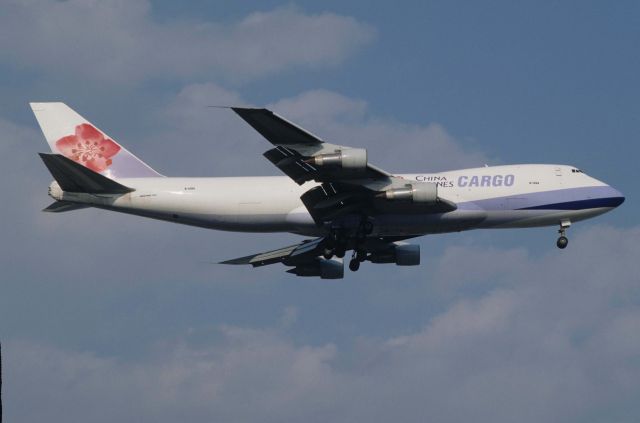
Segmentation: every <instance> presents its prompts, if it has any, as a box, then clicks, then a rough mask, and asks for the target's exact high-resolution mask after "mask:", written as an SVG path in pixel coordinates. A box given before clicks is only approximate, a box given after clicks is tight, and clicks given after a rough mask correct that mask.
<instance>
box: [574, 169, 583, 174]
mask: <svg viewBox="0 0 640 423" xmlns="http://www.w3.org/2000/svg"><path fill="white" fill-rule="evenodd" d="M571 173H583V172H582V171H581V170H580V169H571Z"/></svg>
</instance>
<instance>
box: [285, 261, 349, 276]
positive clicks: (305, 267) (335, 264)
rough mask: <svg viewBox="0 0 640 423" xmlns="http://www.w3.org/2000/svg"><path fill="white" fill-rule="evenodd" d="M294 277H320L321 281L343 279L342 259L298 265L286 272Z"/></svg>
mask: <svg viewBox="0 0 640 423" xmlns="http://www.w3.org/2000/svg"><path fill="white" fill-rule="evenodd" d="M287 272H288V273H293V274H294V275H296V276H320V278H321V279H342V278H343V277H344V264H343V262H342V259H339V258H332V259H330V260H325V259H321V258H319V259H317V260H316V261H314V262H311V263H305V264H300V265H298V266H296V267H294V268H293V269H289V270H287Z"/></svg>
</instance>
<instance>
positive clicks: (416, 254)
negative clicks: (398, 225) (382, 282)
mask: <svg viewBox="0 0 640 423" xmlns="http://www.w3.org/2000/svg"><path fill="white" fill-rule="evenodd" d="M369 260H370V261H371V262H372V263H395V264H397V265H398V266H417V265H419V264H420V246H419V245H413V244H405V243H400V242H396V243H393V244H392V245H391V246H390V248H389V249H387V250H383V251H376V252H373V253H371V254H370V255H369Z"/></svg>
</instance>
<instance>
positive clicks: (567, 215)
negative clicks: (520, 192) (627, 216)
mask: <svg viewBox="0 0 640 423" xmlns="http://www.w3.org/2000/svg"><path fill="white" fill-rule="evenodd" d="M610 210H611V208H610V207H599V208H592V209H582V210H498V211H490V212H488V214H487V219H486V220H485V221H484V222H483V223H482V224H481V225H480V228H496V229H498V228H505V229H506V228H532V227H541V226H554V225H558V224H560V221H562V220H570V221H571V222H578V221H581V220H585V219H589V218H591V217H594V216H599V215H601V214H604V213H606V212H608V211H610Z"/></svg>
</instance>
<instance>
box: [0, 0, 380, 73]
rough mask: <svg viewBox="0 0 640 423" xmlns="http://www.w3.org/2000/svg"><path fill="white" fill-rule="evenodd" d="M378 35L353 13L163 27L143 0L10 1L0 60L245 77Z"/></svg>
mask: <svg viewBox="0 0 640 423" xmlns="http://www.w3.org/2000/svg"><path fill="white" fill-rule="evenodd" d="M374 34H375V31H374V30H373V29H372V27H371V26H369V25H367V24H365V23H362V22H358V21H357V20H355V19H353V18H351V17H347V16H341V15H337V14H334V13H329V12H325V13H318V14H305V13H303V12H302V11H300V10H298V9H296V8H294V7H283V8H277V9H274V10H271V11H267V12H254V13H251V14H249V15H247V16H246V17H244V18H243V19H241V20H240V21H238V22H234V23H222V22H211V21H203V20H195V19H192V20H185V19H170V20H168V21H167V22H163V23H160V22H158V21H157V20H156V19H155V18H154V16H153V12H152V8H151V3H150V2H149V1H147V0H127V1H125V0H106V1H102V0H101V1H97V0H69V1H63V2H62V1H56V0H24V1H23V0H10V1H9V2H5V3H4V4H3V13H2V14H0V48H1V49H2V50H3V55H2V58H0V61H1V62H4V63H5V64H7V65H11V66H14V67H16V68H18V69H22V68H26V69H33V70H35V71H40V70H42V69H46V71H47V74H48V75H51V74H55V75H57V76H59V77H62V78H63V79H65V80H68V79H69V78H78V77H80V78H81V79H82V80H90V81H106V82H118V83H126V82H132V81H140V80H145V79H153V80H156V79H162V78H178V79H182V78H194V77H195V78H201V77H203V76H207V77H211V76H215V77H222V78H227V79H232V80H236V81H238V80H240V81H242V80H249V79H255V78H261V77H264V76H265V75H271V74H274V73H277V72H281V71H283V70H286V69H289V68H292V67H302V68H324V67H331V66H335V65H337V64H339V63H341V62H342V61H344V60H345V59H346V58H347V57H348V56H349V55H351V54H353V52H355V51H357V50H358V49H359V48H361V47H362V46H364V45H366V44H367V43H369V42H370V41H371V40H372V39H373V37H374Z"/></svg>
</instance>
